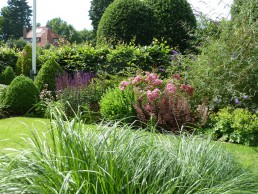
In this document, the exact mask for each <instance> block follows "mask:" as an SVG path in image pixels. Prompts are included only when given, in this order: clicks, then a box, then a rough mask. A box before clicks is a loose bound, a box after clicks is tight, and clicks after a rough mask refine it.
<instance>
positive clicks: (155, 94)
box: [147, 88, 160, 102]
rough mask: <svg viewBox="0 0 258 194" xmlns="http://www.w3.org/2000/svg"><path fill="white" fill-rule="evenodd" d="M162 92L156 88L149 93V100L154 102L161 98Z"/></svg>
mask: <svg viewBox="0 0 258 194" xmlns="http://www.w3.org/2000/svg"><path fill="white" fill-rule="evenodd" d="M159 93H160V90H159V89H158V88H155V89H154V90H153V91H150V90H148V91H147V98H148V100H149V101H150V102H153V101H154V100H155V99H156V98H158V97H159Z"/></svg>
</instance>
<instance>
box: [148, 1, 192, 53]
mask: <svg viewBox="0 0 258 194" xmlns="http://www.w3.org/2000/svg"><path fill="white" fill-rule="evenodd" d="M148 2H149V5H151V7H153V8H154V10H155V11H154V13H155V18H156V19H157V22H156V23H155V27H154V28H155V29H158V30H157V32H156V36H155V38H158V39H161V38H164V40H165V41H167V43H168V44H169V45H170V46H172V47H178V48H179V50H180V51H182V52H183V51H184V50H186V49H189V48H190V41H191V39H192V38H191V36H190V31H191V30H194V29H195V28H196V26H197V24H196V18H195V16H194V14H193V11H192V8H191V6H190V4H189V3H188V2H187V0H148ZM152 22H153V21H152Z"/></svg>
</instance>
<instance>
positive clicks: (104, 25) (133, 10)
mask: <svg viewBox="0 0 258 194" xmlns="http://www.w3.org/2000/svg"><path fill="white" fill-rule="evenodd" d="M155 23H156V22H155V17H154V13H153V8H152V7H150V6H148V5H147V4H146V3H145V2H144V1H141V0H116V1H114V2H113V3H111V4H110V5H109V6H108V8H107V9H106V11H105V13H104V14H103V16H102V18H101V20H100V22H99V26H98V31H97V44H101V43H105V42H108V43H111V44H117V43H118V42H124V43H129V42H130V41H132V40H133V39H134V41H135V43H136V44H141V45H148V44H150V43H151V41H152V39H153V38H154V36H155V30H156V28H155V25H154V24H155Z"/></svg>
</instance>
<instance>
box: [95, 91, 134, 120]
mask: <svg viewBox="0 0 258 194" xmlns="http://www.w3.org/2000/svg"><path fill="white" fill-rule="evenodd" d="M134 102H136V96H135V93H134V92H133V91H132V88H131V87H127V88H126V89H125V90H121V89H120V88H112V89H108V90H107V91H106V93H105V94H104V95H103V96H102V98H101V100H100V113H101V115H102V116H103V117H104V118H105V119H108V120H121V119H124V121H126V122H132V121H134V120H135V119H136V112H135V109H134V107H133V103H134Z"/></svg>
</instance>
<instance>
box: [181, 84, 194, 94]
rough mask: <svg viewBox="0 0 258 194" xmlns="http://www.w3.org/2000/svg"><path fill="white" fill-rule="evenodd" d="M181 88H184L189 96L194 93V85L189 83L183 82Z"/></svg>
mask: <svg viewBox="0 0 258 194" xmlns="http://www.w3.org/2000/svg"><path fill="white" fill-rule="evenodd" d="M180 89H181V90H184V91H185V92H186V93H187V94H188V95H189V96H192V95H193V93H194V89H193V87H192V86H190V85H188V84H182V85H181V86H180Z"/></svg>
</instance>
